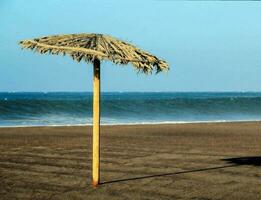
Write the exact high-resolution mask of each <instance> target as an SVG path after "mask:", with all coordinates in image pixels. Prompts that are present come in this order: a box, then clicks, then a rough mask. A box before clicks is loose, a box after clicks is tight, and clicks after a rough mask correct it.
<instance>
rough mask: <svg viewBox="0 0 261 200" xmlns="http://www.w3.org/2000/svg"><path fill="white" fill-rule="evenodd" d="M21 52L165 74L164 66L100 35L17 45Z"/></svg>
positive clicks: (147, 56)
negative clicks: (33, 51)
mask: <svg viewBox="0 0 261 200" xmlns="http://www.w3.org/2000/svg"><path fill="white" fill-rule="evenodd" d="M20 44H21V46H22V48H27V49H31V50H35V51H37V52H39V53H41V54H47V53H50V54H57V55H58V54H62V55H66V54H67V55H69V56H71V57H72V58H73V59H74V60H76V61H78V62H80V61H81V60H85V61H86V62H93V61H94V60H95V59H99V60H110V61H112V62H113V63H116V64H128V63H132V64H133V66H134V67H135V68H136V69H137V70H138V71H142V72H144V73H151V72H152V71H154V70H155V71H156V72H157V73H158V72H161V71H164V70H168V69H169V67H168V64H167V63H166V62H165V61H163V60H160V59H158V58H157V57H156V56H153V55H151V54H149V53H147V52H145V51H142V50H140V49H138V48H137V47H135V46H133V45H131V44H128V43H126V42H123V41H121V40H118V39H115V38H113V37H111V36H108V35H102V34H70V35H55V36H49V37H42V38H38V39H33V40H24V41H21V42H20Z"/></svg>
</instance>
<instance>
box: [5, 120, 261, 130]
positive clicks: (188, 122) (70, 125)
mask: <svg viewBox="0 0 261 200" xmlns="http://www.w3.org/2000/svg"><path fill="white" fill-rule="evenodd" d="M256 122H257V123H258V122H261V119H260V120H216V121H173V122H172V121H166V122H144V123H138V122H137V123H115V124H101V126H143V125H145V126H147V125H178V124H184V125H186V124H222V123H256ZM85 126H86V127H91V126H92V124H53V125H52V124H50V125H17V126H16V125H14V126H12V125H11V126H0V129H1V128H33V127H36V128H37V127H38V128H41V127H85Z"/></svg>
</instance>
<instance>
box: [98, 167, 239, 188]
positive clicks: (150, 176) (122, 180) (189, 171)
mask: <svg viewBox="0 0 261 200" xmlns="http://www.w3.org/2000/svg"><path fill="white" fill-rule="evenodd" d="M236 166H238V165H236V164H233V165H225V166H218V167H209V168H203V169H195V170H186V171H180V172H173V173H165V174H154V175H148V176H139V177H133V178H126V179H118V180H112V181H104V182H101V183H100V185H104V184H110V183H119V182H125V181H134V180H140V179H148V178H156V177H162V176H172V175H178V174H187V173H194V172H202V171H210V170H215V169H223V168H229V167H236Z"/></svg>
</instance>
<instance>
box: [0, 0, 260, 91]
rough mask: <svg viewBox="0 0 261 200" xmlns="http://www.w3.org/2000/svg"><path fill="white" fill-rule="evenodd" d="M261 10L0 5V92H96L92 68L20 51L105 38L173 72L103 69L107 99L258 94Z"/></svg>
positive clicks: (219, 5) (115, 3)
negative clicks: (113, 95) (54, 39)
mask: <svg viewBox="0 0 261 200" xmlns="http://www.w3.org/2000/svg"><path fill="white" fill-rule="evenodd" d="M260 10H261V2H236V1H232V2H224V1H222V2H220V1H213V2H211V1H205V2H204V1H195V2H193V1H171V0H168V1H164V0H144V1H140V0H137V1H135V0H132V1H120V0H99V1H97V0H74V1H69V0H45V1H35V0H0V19H1V23H0V91H9V92H13V91H27V92H29V91H32V92H35V91H43V92H48V91H92V75H93V71H92V70H93V69H92V65H91V64H88V63H85V62H81V63H77V62H75V61H73V60H72V59H71V58H70V57H63V56H54V55H41V54H37V53H34V52H32V51H29V50H21V48H20V46H19V45H18V41H19V40H23V39H30V38H37V37H42V36H47V35H55V34H70V33H103V34H109V35H112V36H114V37H116V38H119V39H122V40H125V41H127V42H131V43H132V44H135V45H136V46H138V47H139V48H141V49H144V50H146V51H148V52H150V53H152V54H155V55H156V56H158V57H159V58H162V59H164V60H166V61H167V62H168V63H169V65H170V71H169V72H167V73H160V74H157V75H155V74H152V75H144V74H140V73H137V71H135V69H134V68H133V67H132V66H131V65H127V66H117V65H114V64H111V63H109V62H102V63H101V65H102V66H101V89H102V91H104V92H108V91H119V92H123V91H141V92H145V91H153V92H159V91H164V92H165V91H174V92H175V91H192V92H196V91H244V92H245V91H261V78H260V75H261V56H260V54H261V23H260V19H261V12H260Z"/></svg>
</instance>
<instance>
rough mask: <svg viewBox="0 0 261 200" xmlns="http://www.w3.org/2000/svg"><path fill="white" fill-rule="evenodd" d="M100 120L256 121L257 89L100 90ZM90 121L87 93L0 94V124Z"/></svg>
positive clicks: (259, 111)
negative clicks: (208, 90)
mask: <svg viewBox="0 0 261 200" xmlns="http://www.w3.org/2000/svg"><path fill="white" fill-rule="evenodd" d="M101 99H102V100H101V116H102V117H101V123H102V124H143V123H181V122H182V123H183V122H185V123H186V122H200V121H207V122H212V121H249V120H250V121H251V120H261V93H254V92H246V93H233V92H230V93H214V92H210V93H208V92H203V93H202V92H201V93H199V92H197V93H191V92H187V93H160V92H159V93H136V92H134V93H128V92H126V93H102V98H101ZM91 123H92V93H69V92H58V93H0V126H38V125H78V124H91Z"/></svg>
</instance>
